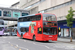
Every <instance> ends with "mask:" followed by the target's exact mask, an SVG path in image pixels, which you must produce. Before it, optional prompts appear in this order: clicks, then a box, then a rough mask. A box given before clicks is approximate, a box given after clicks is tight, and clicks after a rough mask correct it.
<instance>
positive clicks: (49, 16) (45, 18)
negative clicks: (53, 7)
mask: <svg viewBox="0 0 75 50" xmlns="http://www.w3.org/2000/svg"><path fill="white" fill-rule="evenodd" d="M43 21H56V17H55V15H52V14H43Z"/></svg>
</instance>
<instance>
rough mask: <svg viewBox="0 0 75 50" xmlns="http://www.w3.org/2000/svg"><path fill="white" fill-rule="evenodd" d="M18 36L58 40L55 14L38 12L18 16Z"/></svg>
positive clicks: (40, 39)
mask: <svg viewBox="0 0 75 50" xmlns="http://www.w3.org/2000/svg"><path fill="white" fill-rule="evenodd" d="M17 30H18V31H17V36H18V37H21V38H27V39H32V40H34V41H35V40H37V41H57V36H58V26H57V18H56V16H55V15H54V14H49V13H38V14H34V15H27V16H23V17H19V18H18V24H17Z"/></svg>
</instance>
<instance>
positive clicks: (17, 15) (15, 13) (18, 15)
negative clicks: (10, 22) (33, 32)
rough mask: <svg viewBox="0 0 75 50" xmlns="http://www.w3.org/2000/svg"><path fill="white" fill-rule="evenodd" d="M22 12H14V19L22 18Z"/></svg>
mask: <svg viewBox="0 0 75 50" xmlns="http://www.w3.org/2000/svg"><path fill="white" fill-rule="evenodd" d="M20 14H21V13H20V12H13V17H20Z"/></svg>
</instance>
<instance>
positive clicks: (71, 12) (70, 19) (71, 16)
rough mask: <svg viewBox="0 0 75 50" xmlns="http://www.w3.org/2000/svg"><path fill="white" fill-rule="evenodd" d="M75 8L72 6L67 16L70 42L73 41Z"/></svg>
mask: <svg viewBox="0 0 75 50" xmlns="http://www.w3.org/2000/svg"><path fill="white" fill-rule="evenodd" d="M74 12H75V11H74V10H73V9H72V7H70V10H69V11H68V14H67V16H66V18H67V26H68V27H69V28H70V42H72V36H71V35H72V32H71V30H72V27H73V20H74V19H73V16H74Z"/></svg>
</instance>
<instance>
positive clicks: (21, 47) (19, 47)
mask: <svg viewBox="0 0 75 50" xmlns="http://www.w3.org/2000/svg"><path fill="white" fill-rule="evenodd" d="M19 48H22V49H26V50H29V49H27V48H23V47H20V46H19Z"/></svg>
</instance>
